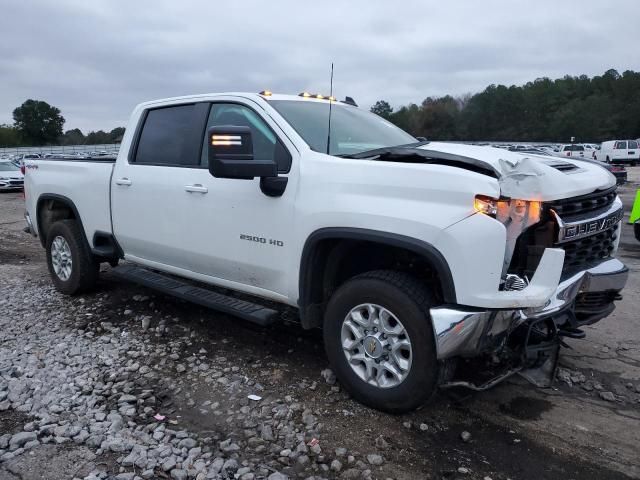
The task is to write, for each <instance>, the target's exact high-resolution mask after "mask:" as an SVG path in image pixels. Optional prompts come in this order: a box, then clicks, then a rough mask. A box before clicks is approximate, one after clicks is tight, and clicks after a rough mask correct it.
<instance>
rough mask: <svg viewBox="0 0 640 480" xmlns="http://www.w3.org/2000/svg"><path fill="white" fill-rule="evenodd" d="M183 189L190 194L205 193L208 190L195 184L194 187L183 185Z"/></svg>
mask: <svg viewBox="0 0 640 480" xmlns="http://www.w3.org/2000/svg"><path fill="white" fill-rule="evenodd" d="M184 189H185V190H186V191H187V192H190V193H191V192H192V193H207V192H208V191H209V189H208V188H207V187H203V186H202V185H201V184H199V183H196V184H194V185H185V186H184Z"/></svg>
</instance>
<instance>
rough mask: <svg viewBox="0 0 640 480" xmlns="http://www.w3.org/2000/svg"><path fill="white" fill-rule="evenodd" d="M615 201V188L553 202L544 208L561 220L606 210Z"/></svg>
mask: <svg viewBox="0 0 640 480" xmlns="http://www.w3.org/2000/svg"><path fill="white" fill-rule="evenodd" d="M615 199H616V187H613V188H610V189H608V190H600V191H597V192H593V193H590V194H588V195H582V196H580V197H573V198H567V199H563V200H553V201H551V202H546V203H545V206H546V207H548V208H551V209H553V210H554V211H555V212H556V213H557V214H558V215H560V217H561V218H565V217H569V216H573V215H581V214H583V213H587V212H592V211H594V210H599V209H601V208H606V207H608V206H609V205H611V204H612V203H613V201H614V200H615Z"/></svg>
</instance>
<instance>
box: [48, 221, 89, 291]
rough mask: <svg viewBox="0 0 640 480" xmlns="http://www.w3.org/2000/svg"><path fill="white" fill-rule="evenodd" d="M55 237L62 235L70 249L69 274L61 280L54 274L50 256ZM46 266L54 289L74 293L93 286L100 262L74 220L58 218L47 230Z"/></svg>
mask: <svg viewBox="0 0 640 480" xmlns="http://www.w3.org/2000/svg"><path fill="white" fill-rule="evenodd" d="M57 237H62V238H63V239H64V240H65V241H66V242H67V244H68V245H69V249H70V251H71V274H70V275H69V278H67V279H66V280H63V279H62V278H60V276H58V274H56V272H55V270H54V266H53V262H52V258H51V246H52V244H53V242H54V240H55V239H56V238H57ZM46 252H47V267H48V268H49V274H50V275H51V279H52V281H53V284H54V286H55V287H56V289H57V290H58V291H59V292H61V293H64V294H65V295H76V294H78V293H82V292H86V291H89V290H91V289H92V288H94V287H95V284H96V282H97V280H98V273H99V271H100V263H99V262H98V261H97V260H96V258H95V257H94V256H93V254H92V253H91V251H90V250H89V246H88V245H87V242H86V240H85V238H84V232H83V231H82V229H81V228H80V225H78V223H77V222H76V221H75V220H60V221H57V222H56V223H54V224H53V225H52V226H51V228H50V229H49V231H48V232H47V245H46Z"/></svg>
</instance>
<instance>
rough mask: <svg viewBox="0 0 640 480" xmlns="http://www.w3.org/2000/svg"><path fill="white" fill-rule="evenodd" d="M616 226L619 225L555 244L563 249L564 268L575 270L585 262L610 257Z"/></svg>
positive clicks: (615, 237)
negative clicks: (588, 235)
mask: <svg viewBox="0 0 640 480" xmlns="http://www.w3.org/2000/svg"><path fill="white" fill-rule="evenodd" d="M618 228H619V226H618V225H615V226H614V227H611V228H610V229H608V230H604V231H602V232H600V233H597V234H595V235H591V236H590V237H585V238H580V239H578V240H574V241H572V242H566V243H562V244H559V245H555V246H556V247H559V248H563V249H564V252H565V254H564V270H565V271H569V270H575V269H577V268H579V267H581V266H583V265H585V264H588V263H593V262H595V261H596V260H601V259H603V258H607V257H610V256H611V253H612V252H613V249H614V247H615V241H616V239H617V238H618Z"/></svg>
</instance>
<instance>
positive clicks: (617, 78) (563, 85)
mask: <svg viewBox="0 0 640 480" xmlns="http://www.w3.org/2000/svg"><path fill="white" fill-rule="evenodd" d="M371 111H372V112H374V113H377V114H378V115H380V116H382V117H384V118H386V119H388V120H390V121H391V122H393V123H395V124H396V125H398V126H399V127H400V128H402V129H404V130H406V131H407V132H409V133H411V134H413V135H414V136H416V137H426V138H428V139H433V140H465V141H473V140H487V141H540V142H569V141H570V139H571V137H575V139H576V141H578V142H601V141H604V140H610V139H616V138H638V137H640V73H638V72H633V71H630V70H628V71H625V72H624V73H622V74H620V73H618V72H617V71H616V70H608V71H606V72H605V73H604V74H603V75H601V76H595V77H592V78H590V77H588V76H586V75H580V76H577V77H572V76H569V75H567V76H565V77H563V78H560V79H556V80H551V79H549V78H538V79H536V80H534V81H532V82H529V83H526V84H525V85H521V86H516V85H511V86H510V87H507V86H505V85H489V86H488V87H487V88H485V89H484V91H482V92H480V93H476V94H474V95H472V94H466V95H463V96H458V97H453V96H451V95H445V96H443V97H427V98H426V99H425V100H424V101H423V102H422V103H421V104H420V105H417V104H414V103H411V104H409V105H404V106H401V107H400V108H398V109H397V110H394V109H393V108H392V107H391V105H390V104H389V103H388V102H387V101H385V100H379V101H378V102H376V104H375V105H374V106H373V107H371ZM13 119H14V124H13V125H0V147H16V146H22V145H24V146H44V145H82V144H87V145H90V144H94V145H95V144H102V143H117V142H119V141H120V139H121V138H122V135H123V134H124V127H118V128H114V129H113V130H111V131H110V132H105V131H102V130H98V131H97V132H90V133H89V134H87V135H84V134H83V133H82V131H80V129H78V128H74V129H72V130H67V131H65V132H64V133H63V126H64V123H65V119H64V117H63V116H62V114H61V112H60V109H58V108H56V107H54V106H51V105H49V104H48V103H46V102H43V101H40V100H27V101H26V102H24V103H23V104H22V105H21V106H20V107H18V108H16V109H15V110H14V111H13Z"/></svg>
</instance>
